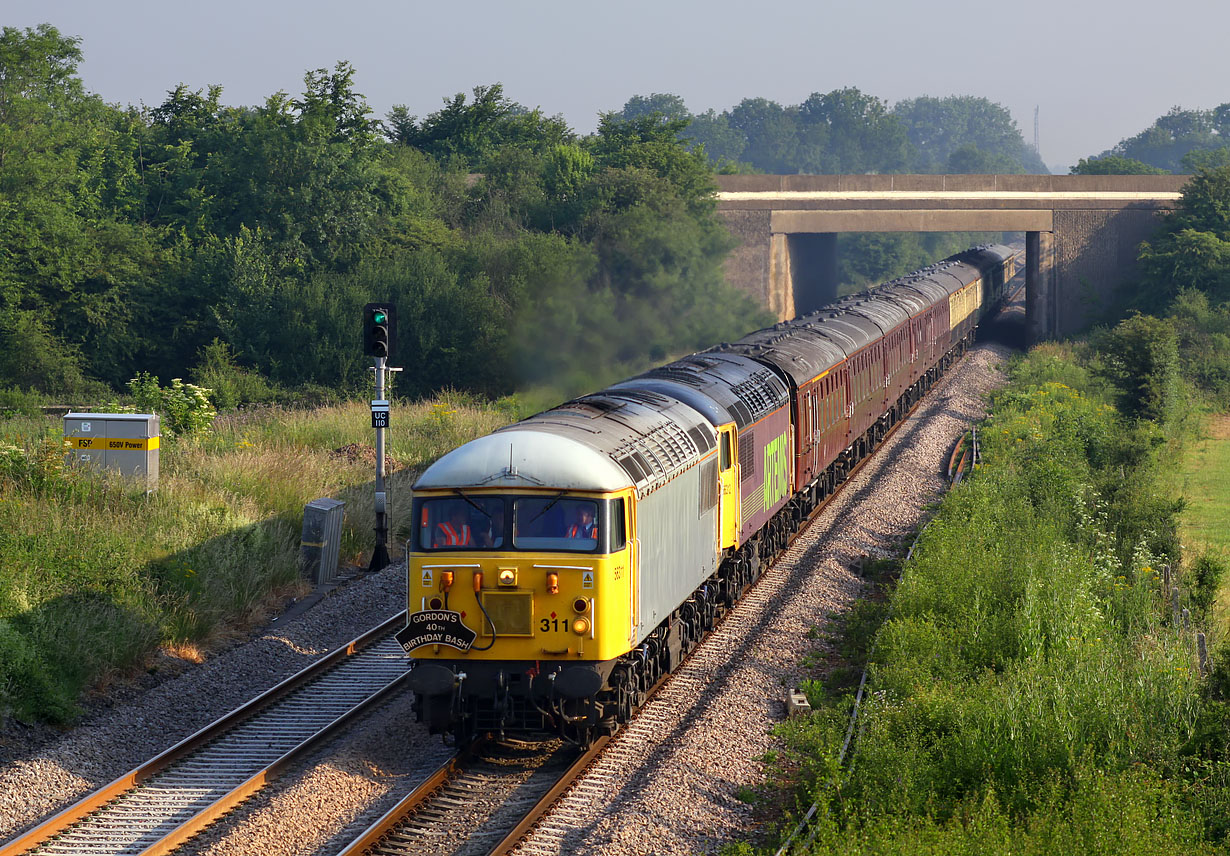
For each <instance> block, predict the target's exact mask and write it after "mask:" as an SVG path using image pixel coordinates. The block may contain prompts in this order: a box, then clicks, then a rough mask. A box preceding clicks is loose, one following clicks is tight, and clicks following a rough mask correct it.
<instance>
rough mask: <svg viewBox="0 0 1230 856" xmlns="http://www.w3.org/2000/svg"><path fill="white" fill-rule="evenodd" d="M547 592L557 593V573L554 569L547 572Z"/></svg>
mask: <svg viewBox="0 0 1230 856" xmlns="http://www.w3.org/2000/svg"><path fill="white" fill-rule="evenodd" d="M547 594H559V574H557V573H555V571H551V572H550V573H549V574H547Z"/></svg>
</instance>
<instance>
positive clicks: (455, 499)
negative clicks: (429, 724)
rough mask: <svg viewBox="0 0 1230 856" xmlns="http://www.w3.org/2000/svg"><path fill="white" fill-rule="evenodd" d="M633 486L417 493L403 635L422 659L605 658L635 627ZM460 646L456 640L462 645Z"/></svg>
mask: <svg viewBox="0 0 1230 856" xmlns="http://www.w3.org/2000/svg"><path fill="white" fill-rule="evenodd" d="M631 502H632V497H631V493H630V492H628V493H625V494H622V495H615V496H612V495H603V494H597V493H567V492H560V491H555V492H550V493H546V492H508V491H489V490H488V491H483V490H467V491H461V490H456V491H451V492H424V493H422V494H421V495H417V496H416V497H415V507H414V519H415V521H416V523H417V526H416V531H415V533H414V535H413V537H412V538H411V542H410V550H409V556H410V559H409V569H408V573H409V598H408V607H409V612H410V617H409V622H408V628H409V631H410V632H407V633H406V634H405V636H404V638H405V639H406V641H407V643H408V644H412V645H414V647H413V648H410V649H409V653H411V654H412V655H413V656H414V657H415V658H416V659H419V660H422V661H430V660H438V659H443V660H455V659H457V657H458V655H459V654H464V656H465V659H466V661H467V662H469V661H482V660H503V661H506V660H516V661H526V662H531V661H540V660H542V659H543V658H548V659H564V660H568V661H595V660H597V661H601V660H609V659H612V658H614V657H617V656H619V655H620V654H622V653H624V652H625V651H627V650H628V645H629V642H630V641H631V640H630V634H631V633H632V629H633V615H632V596H631V595H632V568H631V559H630V553H631V550H630V549H629V544H628V536H627V533H628V515H627V509H628V508H629V506H630V504H631ZM459 643H460V644H459Z"/></svg>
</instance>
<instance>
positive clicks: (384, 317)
mask: <svg viewBox="0 0 1230 856" xmlns="http://www.w3.org/2000/svg"><path fill="white" fill-rule="evenodd" d="M372 320H373V321H375V322H376V323H377V324H383V323H384V322H385V321H388V320H389V313H387V312H385V311H384V310H383V309H377V310H376V311H375V312H373V313H372Z"/></svg>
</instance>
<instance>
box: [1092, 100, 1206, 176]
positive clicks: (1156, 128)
mask: <svg viewBox="0 0 1230 856" xmlns="http://www.w3.org/2000/svg"><path fill="white" fill-rule="evenodd" d="M1228 119H1230V105H1226V104H1223V105H1220V106H1219V107H1216V108H1214V109H1213V110H1184V109H1182V108H1181V107H1173V108H1171V110H1170V112H1168V113H1166V115H1164V116H1159V117H1158V118H1157V120H1156V121H1154V123H1153V124H1152V125H1150V126H1149V127H1148V128H1145V129H1144V130H1143V131H1141V132H1140V133H1139V134H1137V135H1136V136H1134V137H1129V138H1128V139H1125V140H1121V141H1120V142H1119V144H1118V145H1116V146H1115V147H1114V148H1113V149H1111V150H1110V151H1107V152H1103V153H1102V155H1100V157H1105V156H1107V155H1119V156H1122V157H1125V158H1131V159H1133V160H1138V161H1141V162H1143V163H1147V164H1149V165H1150V166H1154V167H1157V168H1159V169H1163V170H1166V171H1167V172H1179V171H1181V170H1182V169H1184V158H1185V157H1187V156H1188V155H1189V154H1190V153H1192V152H1199V151H1213V150H1216V149H1221V148H1224V147H1225V146H1226V145H1227V143H1228V142H1230V138H1228V137H1227V136H1226V135H1225V133H1223V132H1224V131H1225V130H1228V128H1227V120H1228Z"/></svg>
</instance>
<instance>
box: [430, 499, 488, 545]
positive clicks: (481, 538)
mask: <svg viewBox="0 0 1230 856" xmlns="http://www.w3.org/2000/svg"><path fill="white" fill-rule="evenodd" d="M418 521H419V527H418V545H419V547H420V548H421V549H424V550H495V549H499V548H502V547H503V546H504V535H505V533H504V498H503V497H491V496H487V497H456V498H447V499H428V500H424V501H423V502H421V503H420V504H419V509H418Z"/></svg>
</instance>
